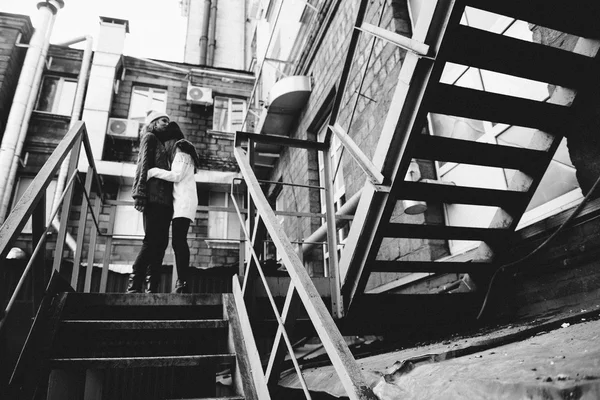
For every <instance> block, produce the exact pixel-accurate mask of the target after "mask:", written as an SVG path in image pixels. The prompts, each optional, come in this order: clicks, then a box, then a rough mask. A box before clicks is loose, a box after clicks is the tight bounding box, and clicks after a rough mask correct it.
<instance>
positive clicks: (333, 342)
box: [233, 147, 377, 400]
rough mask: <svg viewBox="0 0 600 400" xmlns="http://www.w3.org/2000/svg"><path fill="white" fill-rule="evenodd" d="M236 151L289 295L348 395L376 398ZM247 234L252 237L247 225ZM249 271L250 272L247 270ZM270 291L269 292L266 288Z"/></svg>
mask: <svg viewBox="0 0 600 400" xmlns="http://www.w3.org/2000/svg"><path fill="white" fill-rule="evenodd" d="M233 151H234V155H235V158H236V160H237V162H238V165H239V167H240V171H241V173H242V176H243V177H244V178H245V181H246V185H247V188H248V193H249V195H250V196H251V197H252V200H253V202H254V204H255V207H256V209H257V211H258V217H259V218H261V219H262V222H263V223H264V225H265V227H266V229H267V231H268V232H269V234H270V236H271V238H272V240H273V241H274V243H275V245H276V247H277V250H278V251H279V252H281V256H282V259H283V261H284V264H285V266H286V269H287V272H288V274H289V276H290V278H291V283H290V291H289V292H288V296H290V295H293V294H294V292H295V293H297V295H298V297H299V298H300V300H301V301H302V304H303V305H304V308H305V309H306V312H307V314H308V316H309V318H310V320H311V321H312V323H313V325H314V328H315V330H316V332H317V334H318V336H319V338H320V339H321V342H322V343H323V347H324V348H325V350H326V351H327V354H328V356H329V358H330V360H331V362H332V364H333V367H334V368H335V370H336V372H337V374H338V377H339V379H340V381H341V383H342V385H343V386H344V388H345V389H346V393H347V395H348V397H349V398H350V399H353V400H359V399H361V400H362V399H376V398H377V397H376V396H375V394H374V393H373V391H372V390H371V388H370V387H369V385H368V384H367V383H366V382H365V380H364V377H363V376H362V373H361V372H360V368H359V367H358V364H357V363H356V361H355V359H354V357H353V356H352V353H351V352H350V349H349V348H348V345H347V344H346V342H345V340H344V338H343V337H342V335H341V333H340V332H339V330H338V329H337V326H336V325H335V322H334V320H333V318H332V316H331V315H330V314H329V311H328V310H327V308H326V307H325V304H324V303H323V300H322V299H321V296H320V294H319V292H318V291H317V289H316V287H315V286H314V283H313V282H312V280H311V278H310V276H309V275H308V272H307V271H306V269H305V268H304V265H303V264H302V261H301V260H300V258H299V256H298V254H297V253H296V251H295V250H294V247H293V246H292V244H291V243H290V241H289V239H288V237H287V235H286V234H285V232H284V230H283V228H282V227H281V226H280V224H279V222H278V221H277V218H276V216H275V213H274V212H273V210H272V209H271V207H270V205H269V203H268V201H267V198H266V197H265V195H264V193H263V192H262V189H261V187H260V183H259V182H258V180H257V178H256V176H255V175H254V171H253V170H252V167H251V165H250V162H249V161H248V159H247V156H246V153H245V152H244V151H243V150H242V148H241V147H235V148H234V150H233ZM234 204H236V205H237V203H235V199H234ZM242 225H243V224H242ZM257 225H258V223H257ZM244 234H245V235H246V236H247V237H249V235H248V232H247V231H246V229H245V227H244ZM251 249H252V256H253V258H255V260H254V261H255V263H256V264H257V269H258V272H259V274H260V275H261V279H262V275H263V274H262V270H261V268H260V263H258V260H257V259H256V258H257V257H256V253H255V251H254V249H253V248H252V247H251ZM246 274H248V271H246ZM267 293H269V292H268V291H267ZM269 297H270V296H269ZM286 301H287V300H286ZM274 311H275V312H276V314H275V315H276V318H277V321H278V323H279V326H280V328H281V329H280V330H278V333H281V335H282V337H283V339H284V341H285V342H286V346H287V347H288V348H289V344H288V340H287V339H286V338H287V334H286V332H285V329H283V322H282V321H281V318H280V316H279V312H278V311H277V308H275V310H274ZM280 331H281V332H280ZM292 352H293V351H292ZM292 362H294V359H292ZM294 367H295V365H294ZM300 376H301V375H299V377H300Z"/></svg>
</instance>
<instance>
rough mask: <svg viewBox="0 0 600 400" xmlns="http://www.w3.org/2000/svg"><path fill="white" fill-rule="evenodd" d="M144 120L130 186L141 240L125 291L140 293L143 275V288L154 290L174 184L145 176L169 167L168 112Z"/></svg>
mask: <svg viewBox="0 0 600 400" xmlns="http://www.w3.org/2000/svg"><path fill="white" fill-rule="evenodd" d="M145 124H146V128H145V131H146V132H145V133H143V135H142V138H141V142H140V151H139V154H138V160H137V168H136V171H135V179H134V182H133V190H132V195H133V199H134V203H135V204H134V207H135V209H136V210H138V211H139V212H142V213H143V214H144V240H143V243H142V248H141V249H140V252H139V253H138V255H137V257H136V259H135V262H134V263H133V273H132V274H131V275H130V276H129V284H128V286H127V293H142V286H143V283H144V278H146V292H147V293H153V292H156V291H157V288H158V283H159V281H160V275H159V274H160V267H161V266H162V260H163V257H164V255H165V250H166V249H167V246H168V244H169V226H170V224H171V217H172V216H173V184H172V183H171V182H167V181H164V180H162V179H156V178H151V179H150V180H148V181H147V180H146V179H147V175H148V170H149V169H150V168H154V167H157V168H162V169H167V170H168V169H170V163H171V160H170V154H169V152H168V151H167V150H166V148H165V142H167V140H169V138H168V134H167V130H166V128H167V125H168V124H169V116H168V115H167V114H165V113H161V112H157V111H151V112H150V113H149V114H148V116H147V117H146V120H145Z"/></svg>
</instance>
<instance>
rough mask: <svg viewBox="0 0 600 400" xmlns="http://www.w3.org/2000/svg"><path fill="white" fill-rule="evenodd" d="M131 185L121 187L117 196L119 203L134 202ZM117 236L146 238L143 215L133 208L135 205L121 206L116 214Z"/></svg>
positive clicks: (115, 231) (115, 230) (115, 226)
mask: <svg viewBox="0 0 600 400" xmlns="http://www.w3.org/2000/svg"><path fill="white" fill-rule="evenodd" d="M131 190H132V187H131V185H121V186H120V187H119V193H118V194H117V200H118V201H131V202H132V201H133V198H132V197H131ZM113 234H114V235H115V236H126V237H132V236H135V237H138V236H144V218H143V214H142V213H141V212H139V211H137V210H136V209H135V208H133V204H127V205H119V206H117V209H116V212H115V225H114V228H113Z"/></svg>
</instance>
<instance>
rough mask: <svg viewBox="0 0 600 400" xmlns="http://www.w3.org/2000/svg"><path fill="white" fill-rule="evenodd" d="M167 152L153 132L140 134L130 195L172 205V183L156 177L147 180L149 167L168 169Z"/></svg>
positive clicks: (151, 201) (147, 201)
mask: <svg viewBox="0 0 600 400" xmlns="http://www.w3.org/2000/svg"><path fill="white" fill-rule="evenodd" d="M170 161H171V160H170V159H169V154H168V152H167V150H166V148H165V146H164V145H163V144H162V142H161V141H160V140H159V139H158V137H156V135H155V134H154V133H151V132H146V133H145V134H144V135H143V136H142V140H141V143H140V152H139V154H138V161H137V168H136V171H135V179H134V181H133V189H132V193H131V194H132V196H133V198H134V199H136V198H145V199H146V203H154V204H162V205H166V206H170V207H173V183H171V182H167V181H164V180H162V179H158V178H151V179H150V180H148V170H149V169H150V168H154V167H157V168H162V169H166V170H168V169H170Z"/></svg>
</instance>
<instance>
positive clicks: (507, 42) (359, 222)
mask: <svg viewBox="0 0 600 400" xmlns="http://www.w3.org/2000/svg"><path fill="white" fill-rule="evenodd" d="M425 3H427V4H426V5H425V4H424V5H423V9H422V10H421V12H420V16H419V19H418V21H417V25H416V27H415V29H414V32H413V38H412V40H413V41H417V42H421V43H424V44H425V45H427V46H429V47H428V49H427V51H426V52H419V50H417V49H416V46H412V47H405V48H407V49H408V50H409V52H408V53H407V56H406V59H405V61H404V64H403V66H402V70H401V72H400V76H399V80H398V85H397V87H396V91H395V94H394V97H393V100H392V103H391V106H390V108H389V111H388V115H387V118H386V121H385V124H384V127H383V131H382V133H381V137H380V140H379V143H378V147H377V150H376V152H375V155H374V157H373V160H374V161H373V164H374V168H375V170H376V171H378V172H379V171H381V174H382V175H383V181H382V182H380V183H381V184H383V187H382V186H380V185H374V184H371V183H370V182H369V181H367V184H366V185H365V188H364V189H363V192H362V197H361V200H360V203H359V205H358V208H357V211H356V213H355V218H354V221H353V224H352V227H351V230H350V233H349V236H348V239H347V242H346V245H345V249H344V251H343V253H342V256H341V260H340V271H341V276H342V279H343V281H344V285H343V288H342V295H343V296H344V300H345V304H346V307H349V308H350V311H351V310H352V307H353V304H355V303H358V302H357V301H356V300H357V299H359V298H361V297H362V298H363V300H364V297H365V294H364V292H365V287H366V285H367V281H368V279H369V276H370V275H371V273H374V272H431V273H448V272H456V273H479V272H484V273H492V272H493V271H494V270H495V268H497V267H498V264H497V261H498V255H501V254H502V253H503V251H504V250H505V249H506V247H505V246H506V245H507V240H508V239H509V238H510V236H511V234H512V233H513V232H514V230H515V228H516V227H517V224H518V223H519V220H520V218H521V216H522V215H523V213H524V212H525V210H526V208H527V206H528V204H529V202H530V200H531V199H532V197H533V195H534V193H535V191H536V189H537V187H538V185H539V183H540V180H541V179H542V177H543V175H544V173H545V171H546V169H547V167H548V165H549V163H550V161H551V159H552V157H553V155H554V153H555V151H556V149H557V147H558V145H559V143H560V141H561V139H562V137H563V135H564V134H565V133H566V132H567V130H568V127H569V126H570V124H572V121H573V118H574V113H573V107H574V106H573V104H575V105H576V103H577V96H576V93H577V92H578V91H580V90H585V87H586V85H587V84H588V83H589V81H590V80H591V79H595V78H594V77H593V73H594V72H596V71H598V66H599V65H600V60H599V59H598V57H597V56H596V53H597V49H598V47H599V42H598V40H596V39H597V38H600V28H599V27H598V25H597V24H596V22H595V20H594V18H592V17H591V16H596V17H597V16H598V15H599V11H600V7H599V5H598V4H597V3H595V2H587V1H586V2H583V3H584V4H578V5H577V6H574V5H573V4H568V3H565V2H560V1H541V0H540V1H538V0H536V1H528V2H519V1H512V0H511V1H483V0H465V1H438V2H425ZM436 3H437V4H436ZM465 7H474V8H477V9H480V10H484V11H489V12H492V13H497V14H501V15H504V16H508V17H512V18H515V19H517V20H523V21H526V22H529V23H531V24H538V25H540V26H543V27H547V28H551V29H555V30H558V31H561V32H565V33H570V34H575V35H579V36H582V38H580V39H579V40H578V42H577V45H576V48H575V51H574V52H568V51H564V50H561V49H557V48H553V47H549V46H544V45H542V44H538V43H530V42H526V41H522V40H518V39H514V38H511V37H508V36H503V35H499V34H495V33H491V32H487V31H483V30H480V29H475V28H472V27H469V26H465V25H461V18H462V16H463V11H464V10H465ZM388 33H389V32H388ZM389 34H390V35H391V36H392V39H391V40H393V35H394V34H393V33H389ZM390 35H387V34H386V36H388V37H389V36H390ZM379 37H382V35H379ZM587 38H592V39H587ZM447 63H454V64H460V65H463V66H468V67H469V66H470V67H474V68H481V69H485V70H489V71H493V72H497V73H502V74H506V75H511V76H515V77H519V78H526V79H529V80H535V81H540V82H545V83H548V84H551V85H556V86H557V87H556V89H555V90H554V92H553V94H552V95H551V96H550V97H549V98H548V99H547V101H545V102H543V101H535V100H530V99H525V98H520V97H513V96H508V95H503V94H497V93H492V92H486V91H482V90H474V89H469V88H464V87H459V86H453V85H449V84H446V83H441V82H440V78H441V75H442V71H443V70H444V67H445V66H446V64H447ZM596 74H597V72H596ZM428 113H438V114H445V115H450V116H458V117H465V118H470V119H475V120H481V121H489V122H492V123H501V124H509V125H516V126H522V127H528V128H534V129H535V130H537V131H536V132H535V133H534V135H532V138H531V140H530V143H529V146H527V148H518V147H509V146H504V145H498V144H490V143H482V142H476V141H467V140H459V139H453V138H449V137H441V136H433V135H429V134H424V131H423V126H424V124H425V122H426V118H427V115H428ZM334 132H335V129H334ZM413 159H424V160H434V161H442V162H453V163H459V164H472V165H478V166H486V167H495V168H505V169H514V170H516V172H515V173H514V175H513V176H512V179H511V180H510V181H509V182H507V183H508V185H507V187H508V190H495V189H488V188H483V187H477V186H476V185H473V186H472V187H471V186H455V185H446V184H440V183H436V182H423V181H422V182H413V181H409V180H406V178H405V177H406V174H407V171H408V168H409V165H410V163H411V160H413ZM401 200H422V201H427V202H436V203H457V204H468V205H479V206H491V207H497V211H496V213H495V216H494V218H493V220H492V222H491V223H490V225H489V226H488V227H485V228H481V227H470V226H444V225H415V224H404V223H396V222H392V221H391V217H392V213H393V212H394V209H395V208H396V205H397V202H399V201H401ZM387 238H423V239H443V240H471V241H481V244H480V246H479V248H478V250H477V252H476V253H477V255H476V256H475V258H474V259H471V260H469V262H435V261H423V262H418V261H390V260H381V259H378V258H377V254H378V251H379V248H380V246H381V243H382V241H383V240H385V239H387ZM369 296H372V295H367V297H369ZM388 297H390V296H388ZM374 301H375V300H369V301H368V302H367V303H368V304H370V305H369V306H368V307H367V308H369V307H372V306H373V304H374V303H373V302H374ZM442 301H446V300H442ZM400 304H401V302H400V301H399V302H398V305H400Z"/></svg>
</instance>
